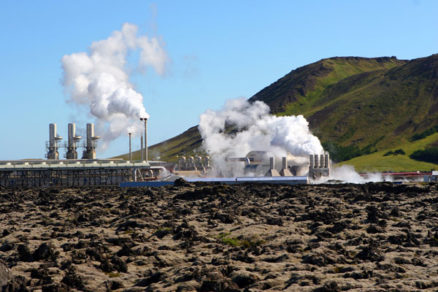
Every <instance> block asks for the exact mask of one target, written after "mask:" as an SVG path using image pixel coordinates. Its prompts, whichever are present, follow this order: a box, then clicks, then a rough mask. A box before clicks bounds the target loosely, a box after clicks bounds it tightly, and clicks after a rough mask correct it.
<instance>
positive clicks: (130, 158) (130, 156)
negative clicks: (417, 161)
mask: <svg viewBox="0 0 438 292" xmlns="http://www.w3.org/2000/svg"><path fill="white" fill-rule="evenodd" d="M128 135H129V162H131V161H132V151H131V133H128Z"/></svg>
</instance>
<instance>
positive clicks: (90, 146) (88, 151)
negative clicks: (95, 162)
mask: <svg viewBox="0 0 438 292" xmlns="http://www.w3.org/2000/svg"><path fill="white" fill-rule="evenodd" d="M99 138H100V137H99V136H94V124H92V123H88V124H87V141H86V143H87V144H86V145H85V150H84V152H83V154H82V159H96V141H97V140H98V139H99Z"/></svg>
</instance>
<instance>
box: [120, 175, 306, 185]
mask: <svg viewBox="0 0 438 292" xmlns="http://www.w3.org/2000/svg"><path fill="white" fill-rule="evenodd" d="M184 179H185V180H186V181H187V182H191V183H196V182H203V183H222V184H242V183H266V184H282V185H297V184H307V183H308V178H307V176H277V177H268V176H262V177H186V178H184ZM173 184H174V182H173V181H141V182H140V181H138V182H123V183H121V184H120V187H162V186H169V185H173Z"/></svg>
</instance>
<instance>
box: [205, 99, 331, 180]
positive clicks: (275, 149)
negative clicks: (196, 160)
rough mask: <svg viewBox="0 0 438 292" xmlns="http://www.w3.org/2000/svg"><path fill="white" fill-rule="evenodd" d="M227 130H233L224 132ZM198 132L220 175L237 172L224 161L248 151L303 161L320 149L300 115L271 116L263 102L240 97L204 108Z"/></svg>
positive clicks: (318, 152)
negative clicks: (288, 156) (216, 109)
mask: <svg viewBox="0 0 438 292" xmlns="http://www.w3.org/2000/svg"><path fill="white" fill-rule="evenodd" d="M230 129H231V132H234V133H228V134H227V133H226V132H227V131H230ZM233 130H237V131H233ZM199 131H200V133H201V136H202V138H203V140H204V141H203V147H204V149H205V150H206V151H207V153H208V154H209V155H210V156H211V159H212V164H213V166H214V167H215V169H216V171H217V172H218V173H221V174H223V175H240V174H241V173H236V168H235V167H229V164H227V163H225V160H226V158H227V157H244V156H245V155H246V154H248V152H250V151H256V150H257V151H268V152H270V153H272V154H273V155H275V156H276V157H283V156H287V153H288V152H289V153H290V154H292V155H293V156H295V157H296V158H299V157H302V158H304V157H305V159H307V160H308V155H309V154H321V153H323V151H324V150H323V147H322V146H321V143H320V141H319V139H318V138H317V137H316V136H314V135H313V134H312V133H311V132H310V130H309V124H308V122H307V120H306V119H305V118H304V117H303V116H302V115H299V116H285V117H277V116H273V115H270V114H269V106H268V105H266V104H265V103H263V102H261V101H256V102H254V103H252V104H251V103H249V102H248V101H247V100H245V99H244V98H240V99H232V100H229V101H227V102H226V104H225V106H224V108H223V109H222V110H220V111H213V110H207V111H206V112H205V113H204V114H202V115H201V117H200V124H199Z"/></svg>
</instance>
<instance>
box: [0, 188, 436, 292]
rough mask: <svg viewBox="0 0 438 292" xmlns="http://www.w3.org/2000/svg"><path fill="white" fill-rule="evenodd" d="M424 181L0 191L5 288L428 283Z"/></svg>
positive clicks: (390, 287)
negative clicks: (417, 182)
mask: <svg viewBox="0 0 438 292" xmlns="http://www.w3.org/2000/svg"><path fill="white" fill-rule="evenodd" d="M437 209H438V190H437V186H436V185H433V184H409V185H393V184H391V183H374V184H363V185H353V184H338V185H297V186H279V185H267V184H266V185H265V184H260V185H259V184H252V185H233V186H231V185H220V184H189V183H186V182H184V181H177V182H176V185H175V186H171V187H161V188H136V189H120V188H81V189H55V188H53V189H52V188H48V189H23V190H18V189H0V220H1V221H0V222H1V223H0V224H1V225H0V286H1V287H2V288H3V291H283V290H284V291H420V290H430V291H434V290H436V289H438V212H437V211H438V210H437Z"/></svg>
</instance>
